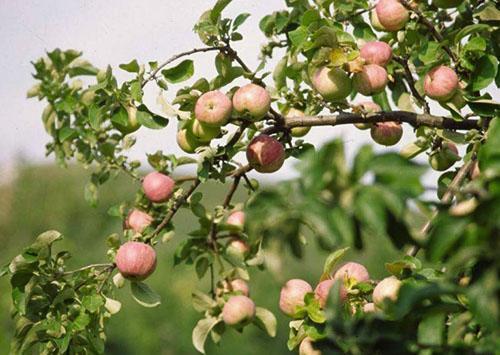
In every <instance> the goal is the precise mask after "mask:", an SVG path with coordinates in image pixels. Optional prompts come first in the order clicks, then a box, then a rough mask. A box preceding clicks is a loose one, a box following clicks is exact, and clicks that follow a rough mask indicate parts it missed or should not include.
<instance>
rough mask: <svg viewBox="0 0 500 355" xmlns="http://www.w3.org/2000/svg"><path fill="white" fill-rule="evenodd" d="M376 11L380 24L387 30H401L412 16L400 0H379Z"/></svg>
mask: <svg viewBox="0 0 500 355" xmlns="http://www.w3.org/2000/svg"><path fill="white" fill-rule="evenodd" d="M375 11H376V12H377V18H378V20H379V22H380V24H381V25H382V26H383V27H384V28H385V29H386V30H387V31H399V30H400V29H402V28H403V27H404V26H405V25H406V23H407V22H408V20H409V18H410V13H409V12H408V10H407V9H406V8H405V7H404V6H403V5H402V4H401V3H400V2H399V1H398V0H379V2H378V3H377V5H376V7H375Z"/></svg>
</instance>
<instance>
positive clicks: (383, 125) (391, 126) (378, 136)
mask: <svg viewBox="0 0 500 355" xmlns="http://www.w3.org/2000/svg"><path fill="white" fill-rule="evenodd" d="M370 135H371V137H372V139H373V140H374V141H375V142H376V143H378V144H381V145H386V146H389V145H394V144H396V143H398V142H399V141H400V140H401V137H402V136H403V127H402V126H401V124H400V123H398V122H379V123H376V124H374V125H373V126H372V128H371V131H370Z"/></svg>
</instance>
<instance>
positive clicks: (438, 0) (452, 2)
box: [432, 0, 463, 9]
mask: <svg viewBox="0 0 500 355" xmlns="http://www.w3.org/2000/svg"><path fill="white" fill-rule="evenodd" d="M462 2H463V0H432V4H433V5H434V6H436V7H439V8H442V9H450V8H452V7H458V6H460V4H461V3H462Z"/></svg>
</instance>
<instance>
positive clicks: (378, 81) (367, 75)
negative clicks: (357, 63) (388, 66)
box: [352, 64, 388, 96]
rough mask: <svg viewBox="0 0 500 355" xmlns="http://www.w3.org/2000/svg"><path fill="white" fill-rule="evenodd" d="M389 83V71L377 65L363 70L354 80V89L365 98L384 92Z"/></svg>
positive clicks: (366, 66)
mask: <svg viewBox="0 0 500 355" xmlns="http://www.w3.org/2000/svg"><path fill="white" fill-rule="evenodd" d="M387 81H388V77H387V71H386V70H385V69H384V68H383V67H381V66H380V65H377V64H367V65H365V66H364V67H363V70H362V71H361V72H359V73H356V74H354V76H353V78H352V82H353V86H354V89H355V90H356V91H357V92H359V93H360V94H362V95H365V96H370V95H374V94H378V93H380V92H382V91H384V89H385V86H386V85H387Z"/></svg>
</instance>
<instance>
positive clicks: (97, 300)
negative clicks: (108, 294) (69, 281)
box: [82, 294, 104, 313]
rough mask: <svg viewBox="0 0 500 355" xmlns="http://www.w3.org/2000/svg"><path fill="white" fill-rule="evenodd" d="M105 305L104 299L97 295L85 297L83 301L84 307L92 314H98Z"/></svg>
mask: <svg viewBox="0 0 500 355" xmlns="http://www.w3.org/2000/svg"><path fill="white" fill-rule="evenodd" d="M103 304H104V299H103V298H102V297H101V296H99V295H97V294H93V295H88V296H84V297H83V299H82V306H83V307H85V309H86V310H87V311H89V312H90V313H95V312H97V311H98V310H99V308H101V306H102V305H103Z"/></svg>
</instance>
